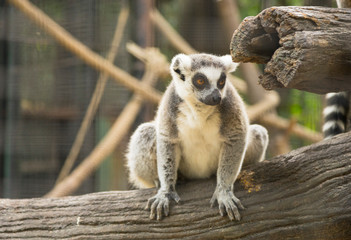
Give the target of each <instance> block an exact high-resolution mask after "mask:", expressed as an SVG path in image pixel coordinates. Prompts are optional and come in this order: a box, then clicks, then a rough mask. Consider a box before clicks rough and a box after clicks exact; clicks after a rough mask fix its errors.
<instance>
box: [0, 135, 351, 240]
mask: <svg viewBox="0 0 351 240" xmlns="http://www.w3.org/2000/svg"><path fill="white" fill-rule="evenodd" d="M350 142H351V134H342V135H339V136H337V137H334V138H332V139H330V140H326V141H322V142H319V143H317V144H314V145H311V146H308V147H304V148H301V149H298V150H295V151H292V152H290V153H288V154H286V155H282V156H278V157H276V158H274V159H272V160H271V161H265V162H262V163H260V164H258V165H254V166H249V167H248V168H246V169H244V171H242V173H241V177H240V179H239V180H238V181H237V182H236V184H235V191H236V195H237V197H238V198H240V199H241V202H242V203H243V204H244V206H245V207H246V210H243V211H241V216H242V219H241V221H238V222H236V221H234V222H231V221H229V219H228V218H224V217H221V216H220V215H219V213H218V209H217V208H210V206H209V205H210V203H209V200H210V198H211V195H212V193H213V191H214V188H215V180H214V179H210V180H204V181H192V182H188V183H185V184H180V185H179V186H178V187H177V189H178V193H179V195H180V197H181V201H180V203H179V204H174V203H172V205H171V215H170V216H169V217H167V218H165V219H163V220H162V221H156V220H150V219H149V218H148V216H149V212H148V211H146V210H144V207H145V204H146V200H147V199H148V198H149V197H151V196H152V195H154V194H155V189H147V190H134V191H124V192H102V193H93V194H87V195H83V196H73V197H64V198H49V199H42V198H41V199H23V200H9V199H2V200H0V214H1V216H2V217H1V221H0V238H2V239H14V238H19V239H30V238H35V239H42V238H49V239H61V238H64V239H96V238H99V239H170V238H172V239H223V238H229V239H271V240H275V239H279V240H280V239H312V240H313V239H323V240H326V239H330V240H331V239H333V240H334V239H351V227H350V226H351V204H350V203H351V195H350V192H351V164H350V159H351V148H350Z"/></svg>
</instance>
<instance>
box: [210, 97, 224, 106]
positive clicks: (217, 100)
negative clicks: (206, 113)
mask: <svg viewBox="0 0 351 240" xmlns="http://www.w3.org/2000/svg"><path fill="white" fill-rule="evenodd" d="M221 100H222V97H221V95H214V96H213V97H212V101H213V103H214V104H216V105H217V104H219V103H220V102H221Z"/></svg>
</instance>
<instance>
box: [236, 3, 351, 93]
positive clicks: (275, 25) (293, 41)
mask: <svg viewBox="0 0 351 240" xmlns="http://www.w3.org/2000/svg"><path fill="white" fill-rule="evenodd" d="M350 39H351V9H346V8H341V9H340V8H324V7H272V8H268V9H265V10H264V11H262V12H261V13H260V14H258V15H257V16H255V17H247V18H245V19H244V20H243V22H242V23H241V24H240V26H239V27H238V29H237V30H235V32H234V35H233V38H232V41H231V46H230V48H231V54H232V57H233V60H234V61H236V62H255V63H264V64H266V66H265V69H264V73H263V75H262V76H261V78H260V83H261V84H262V86H263V87H264V88H266V89H268V90H269V89H274V88H279V87H288V88H296V89H300V90H305V91H309V92H314V93H327V92H338V91H345V90H351V40H350Z"/></svg>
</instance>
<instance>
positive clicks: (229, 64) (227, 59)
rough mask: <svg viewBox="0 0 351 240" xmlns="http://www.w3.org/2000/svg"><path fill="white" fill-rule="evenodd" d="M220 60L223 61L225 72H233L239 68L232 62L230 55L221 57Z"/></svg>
mask: <svg viewBox="0 0 351 240" xmlns="http://www.w3.org/2000/svg"><path fill="white" fill-rule="evenodd" d="M221 60H222V61H223V63H224V66H225V67H226V69H227V72H234V71H235V69H236V68H237V67H238V66H239V63H235V62H233V60H232V57H231V56H230V55H224V56H222V57H221Z"/></svg>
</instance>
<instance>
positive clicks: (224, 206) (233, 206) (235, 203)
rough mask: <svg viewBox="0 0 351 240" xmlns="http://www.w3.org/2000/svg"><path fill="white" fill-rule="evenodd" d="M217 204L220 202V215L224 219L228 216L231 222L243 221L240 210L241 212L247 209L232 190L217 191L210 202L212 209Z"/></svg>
mask: <svg viewBox="0 0 351 240" xmlns="http://www.w3.org/2000/svg"><path fill="white" fill-rule="evenodd" d="M216 202H218V208H219V214H220V215H221V216H222V217H223V216H225V215H226V214H227V215H228V217H229V219H230V220H231V221H233V220H237V221H239V220H240V219H241V217H240V213H239V210H238V208H239V209H241V210H243V209H245V208H244V206H243V205H242V204H241V202H240V200H239V199H238V198H237V197H235V196H234V193H233V192H232V191H231V190H218V189H216V191H215V192H214V194H213V196H212V198H211V201H210V203H211V207H214V205H215V203H216Z"/></svg>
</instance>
